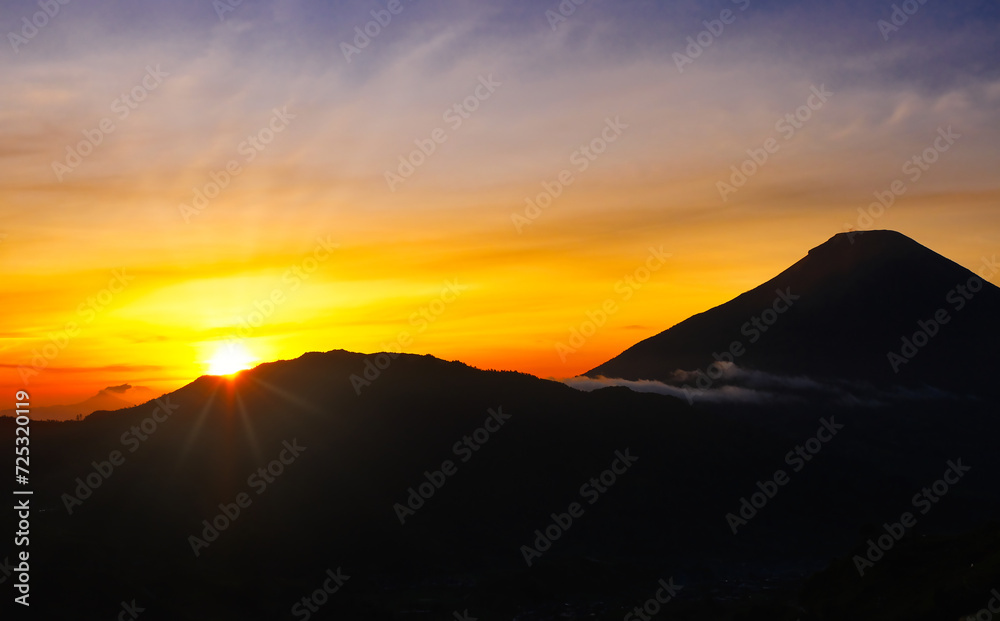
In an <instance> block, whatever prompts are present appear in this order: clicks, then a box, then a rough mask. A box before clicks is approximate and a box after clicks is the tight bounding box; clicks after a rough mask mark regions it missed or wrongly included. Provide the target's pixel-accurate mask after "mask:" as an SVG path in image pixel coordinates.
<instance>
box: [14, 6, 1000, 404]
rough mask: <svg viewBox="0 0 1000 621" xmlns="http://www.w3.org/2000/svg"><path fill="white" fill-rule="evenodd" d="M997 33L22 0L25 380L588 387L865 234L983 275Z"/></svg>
mask: <svg viewBox="0 0 1000 621" xmlns="http://www.w3.org/2000/svg"><path fill="white" fill-rule="evenodd" d="M576 1H577V2H579V0H576ZM45 11H48V13H46V12H45ZM32 21H34V23H32ZM998 24H1000V5H997V3H996V2H986V1H983V2H975V1H960V2H951V1H949V2H944V0H926V2H923V3H920V2H919V1H918V0H909V1H908V2H904V3H898V2H897V3H893V2H872V1H870V0H868V1H865V2H862V1H856V2H852V1H842V2H837V1H833V2H831V1H829V0H826V1H823V2H819V1H806V2H777V1H764V0H737V1H728V0H726V1H717V2H688V1H679V2H654V1H651V0H646V1H641V0H634V1H632V0H622V1H618V2H612V1H611V0H586V1H584V2H581V3H580V4H577V3H576V2H574V1H572V0H565V1H564V2H562V3H560V2H557V1H555V0H551V1H546V0H541V1H539V0H533V1H530V2H529V1H524V2H513V1H511V2H490V3H484V2H462V1H453V2H444V1H435V0H400V1H398V2H397V1H393V2H384V1H382V0H373V1H371V2H351V3H348V2H319V1H306V0H301V1H300V0H274V1H271V2H263V1H254V0H243V1H242V2H241V3H239V4H237V3H236V0H231V3H226V2H223V1H222V0H218V1H215V2H213V1H211V0H197V1H189V0H184V1H170V2H168V1H165V0H163V1H155V2H154V1H147V2H134V1H133V2H124V1H122V2H114V1H102V0H96V1H93V2H81V1H78V0H66V1H65V3H62V2H60V1H59V0H49V1H48V2H46V1H45V0H43V1H42V2H41V3H39V2H27V1H17V2H15V1H11V0H0V32H2V33H4V34H5V37H4V41H3V42H0V76H3V81H4V88H3V89H0V170H2V171H3V172H2V174H0V265H2V266H3V272H2V273H3V277H4V286H3V292H4V304H3V305H2V307H0V353H2V356H0V385H2V386H3V389H4V390H5V391H7V392H9V393H10V394H11V395H12V394H13V392H14V391H15V390H20V389H27V390H29V392H31V393H32V399H33V401H34V403H35V404H36V405H50V404H56V403H71V402H74V401H82V400H83V399H85V398H86V397H88V396H91V395H93V394H95V393H96V392H97V391H98V390H100V389H102V388H104V387H106V386H112V385H120V384H124V383H129V384H133V385H142V386H150V387H152V388H154V389H157V390H164V391H166V390H173V389H176V388H178V387H180V386H182V385H184V384H186V383H188V382H190V381H192V380H193V379H195V378H196V377H198V376H200V375H202V374H205V373H207V372H210V371H211V370H212V369H213V368H217V367H213V361H218V359H219V356H220V352H222V351H223V350H225V351H230V352H242V354H243V355H244V356H245V357H246V358H247V360H246V361H247V362H263V361H269V360H276V359H289V358H295V357H298V356H299V355H301V354H302V353H305V352H307V351H328V350H333V349H347V350H350V351H360V352H378V351H383V350H392V351H395V350H400V351H406V352H411V353H419V354H428V353H429V354H433V355H435V356H437V357H440V358H444V359H447V360H461V361H463V362H466V363H468V364H471V365H474V366H477V367H480V368H494V369H515V370H519V371H524V372H528V373H532V374H535V375H538V376H541V377H555V378H566V377H572V376H575V375H578V374H580V373H583V372H585V371H587V370H589V369H591V368H593V367H595V366H597V365H598V364H600V363H602V362H604V361H605V360H607V359H609V358H611V357H613V356H615V355H617V354H618V353H620V352H621V351H623V350H624V349H626V348H627V347H629V346H631V345H632V344H634V343H636V342H637V341H639V340H642V339H644V338H647V337H649V336H652V335H654V334H656V333H658V332H661V331H662V330H665V329H667V328H669V327H670V326H672V325H674V324H676V323H678V322H680V321H682V320H684V319H686V318H687V317H689V316H691V315H692V314H695V313H697V312H701V311H703V310H706V309H708V308H711V307H713V306H716V305H718V304H721V303H723V302H725V301H727V300H729V299H731V298H733V297H735V296H736V295H738V294H740V293H742V292H744V291H746V290H748V289H751V288H753V287H755V286H757V285H758V284H760V283H761V282H764V281H765V280H767V279H769V278H771V277H773V276H774V275H776V274H777V273H779V272H780V271H782V270H783V269H785V268H786V267H788V266H789V265H791V264H792V263H794V262H795V261H797V260H798V259H800V258H801V257H803V256H805V254H806V253H807V252H808V250H809V249H810V248H813V247H815V246H817V245H819V244H821V243H823V242H824V241H826V240H827V239H829V238H830V237H832V236H833V235H835V234H837V233H840V232H843V231H845V230H848V229H851V228H855V229H871V228H886V229H894V230H898V231H900V232H902V233H904V234H906V235H908V236H910V237H912V238H914V239H916V240H917V241H918V242H920V243H922V244H924V245H926V246H928V247H930V248H931V249H933V250H935V251H937V252H939V253H941V254H943V255H945V256H947V257H949V258H951V259H953V260H955V261H957V262H958V263H960V264H962V265H964V266H966V267H969V268H970V269H975V268H976V267H977V266H978V265H979V264H980V263H981V260H982V258H983V257H991V256H993V255H994V254H996V253H997V251H998V249H1000V210H998V207H1000V175H998V174H997V172H998V164H1000V152H998V151H1000V66H998V62H997V61H998V59H1000V29H998ZM915 158H916V159H915ZM879 197H881V203H876V202H875V201H876V200H879ZM587 322H591V323H593V324H594V325H595V326H596V329H595V330H588V329H587V328H588V327H589V326H588V323H587ZM581 329H583V330H584V331H585V332H588V334H587V335H585V336H584V335H581V336H579V337H575V338H574V334H573V331H574V330H578V331H579V330H581ZM345 381H347V379H346V378H345Z"/></svg>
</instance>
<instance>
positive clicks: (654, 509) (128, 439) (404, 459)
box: [0, 351, 1000, 621]
mask: <svg viewBox="0 0 1000 621" xmlns="http://www.w3.org/2000/svg"><path fill="white" fill-rule="evenodd" d="M357 377H363V378H366V381H368V382H370V383H368V384H362V383H360V382H357V381H356V379H355V378H357ZM359 386H360V390H359V388H358V387H359ZM824 420H825V422H824ZM491 421H492V422H491ZM498 421H500V422H498ZM13 425H14V423H13V421H12V420H11V419H10V418H0V432H2V433H5V434H8V436H9V437H13V430H12V429H11V428H12V427H13ZM837 426H840V427H841V428H842V429H843V431H842V432H839V434H840V435H838V436H837V437H836V438H835V439H833V440H831V441H830V442H829V444H827V445H825V446H824V447H823V448H822V452H820V453H819V454H818V455H817V456H816V457H815V459H811V463H810V464H809V465H808V466H807V467H804V468H803V469H802V471H801V472H797V473H792V481H791V483H790V484H789V485H788V486H787V488H784V489H782V490H781V491H780V492H779V493H778V495H776V496H775V497H774V498H773V500H772V501H770V502H769V503H768V504H767V506H765V507H763V508H762V509H760V510H759V515H758V516H756V517H753V518H752V519H751V521H750V522H749V523H748V524H746V525H745V526H743V527H742V530H741V532H739V534H738V535H736V534H734V532H733V531H732V530H731V524H730V522H729V520H728V519H727V517H726V516H727V514H729V513H731V512H734V511H739V510H740V506H741V504H740V503H741V498H743V497H748V496H751V495H752V494H754V493H756V492H757V491H758V490H759V489H763V488H761V487H760V484H761V482H762V481H766V480H770V478H771V477H773V476H774V472H775V470H776V469H777V468H780V467H784V468H788V466H786V460H787V458H786V454H787V453H788V452H789V451H790V450H791V449H793V448H794V447H796V446H797V445H802V444H803V443H804V442H806V441H807V439H808V438H812V437H815V436H817V434H818V433H819V431H818V430H819V429H820V428H824V429H831V428H836V427H837ZM998 427H1000V425H998V423H997V420H996V417H995V416H994V415H993V411H992V408H991V407H987V406H986V405H985V404H984V405H982V406H979V405H977V404H972V405H971V406H970V407H967V408H961V409H957V410H954V411H951V410H950V409H949V408H946V407H944V406H942V405H939V404H935V403H929V404H916V405H914V406H908V407H906V408H905V409H893V408H891V407H887V408H881V409H874V410H873V409H870V408H844V407H841V406H834V405H832V404H829V403H824V402H816V403H810V404H807V405H806V406H795V407H791V406H788V407H767V408H755V407H741V408H732V409H729V410H725V411H720V410H717V409H704V408H700V407H693V406H690V405H688V404H687V403H686V402H684V401H683V400H680V399H676V398H672V397H667V396H663V395H657V394H641V393H636V392H632V391H630V390H628V389H625V388H621V387H615V388H605V389H601V390H595V391H593V392H589V393H588V392H581V391H577V390H574V389H572V388H570V387H568V386H566V385H565V384H562V383H558V382H554V381H548V380H542V379H539V378H536V377H533V376H530V375H526V374H523V373H516V372H509V371H508V372H500V371H483V370H478V369H475V368H472V367H469V366H467V365H464V364H462V363H460V362H446V361H443V360H439V359H437V358H433V357H431V356H416V355H405V354H403V355H398V356H395V357H394V355H392V354H379V355H367V356H366V355H363V354H357V353H351V352H345V351H332V352H327V353H309V354H305V355H303V356H301V357H300V358H297V359H295V360H289V361H279V362H273V363H268V364H263V365H260V366H258V367H256V368H255V369H253V370H250V371H246V372H243V373H241V374H239V375H237V376H236V377H235V378H233V379H229V378H222V377H212V376H205V377H201V378H199V379H198V380H196V381H194V382H192V383H191V384H189V385H187V386H185V387H183V388H181V389H179V390H177V391H175V392H173V393H170V394H168V395H165V396H164V397H163V398H161V399H159V400H155V401H153V402H150V403H147V404H144V405H142V406H138V407H132V408H127V409H124V410H119V411H116V412H100V413H97V414H94V415H92V416H89V417H88V418H86V419H85V420H83V421H67V422H42V421H36V422H33V423H32V429H31V431H32V433H31V441H32V444H31V446H32V462H31V463H32V472H31V474H32V476H31V484H32V487H33V489H34V495H33V496H32V507H33V512H32V525H31V526H32V543H31V546H32V548H31V550H32V552H31V554H32V559H33V565H32V570H33V573H32V578H31V579H32V581H34V582H33V584H39V585H45V589H46V590H47V591H46V592H58V593H59V594H60V596H59V597H51V598H45V599H39V600H38V610H41V611H44V612H45V613H47V614H48V618H61V617H60V615H61V616H62V617H66V618H78V619H89V618H94V619H99V618H108V617H109V616H112V615H113V614H116V609H117V607H118V602H121V601H122V600H123V599H124V600H125V601H131V600H132V599H133V598H134V599H135V601H136V603H137V605H138V606H140V607H143V608H144V609H145V610H146V612H144V613H143V618H146V619H150V620H153V619H172V620H184V619H249V618H252V619H257V618H261V619H264V618H266V619H289V618H302V617H301V616H300V615H296V614H295V613H293V612H292V611H293V610H294V608H293V607H294V605H295V604H296V602H299V601H301V599H302V598H303V597H304V596H308V595H310V594H312V593H314V592H315V590H316V589H317V588H318V587H319V585H320V584H321V583H322V582H323V580H324V578H325V577H326V576H327V575H328V574H327V572H328V571H337V570H338V569H341V568H342V570H343V573H344V574H345V575H349V576H351V578H350V580H349V581H348V582H346V583H345V585H344V586H343V588H342V589H341V590H340V591H339V592H338V593H337V594H336V595H335V596H330V598H329V600H330V601H329V603H328V604H326V605H325V606H324V608H323V611H322V613H321V615H318V616H317V618H332V617H337V618H385V619H390V618H407V619H441V618H449V617H453V612H461V611H464V610H468V611H469V614H470V615H471V616H472V617H475V618H484V619H487V618H520V619H547V618H599V619H611V618H617V619H621V618H622V617H623V616H624V615H625V614H627V613H628V612H629V611H631V610H632V609H633V608H634V607H635V606H636V605H637V604H641V603H642V602H644V601H646V600H647V599H648V598H650V597H651V596H652V594H653V593H654V592H656V589H657V585H658V584H659V583H658V581H660V580H668V579H671V578H672V577H673V578H676V583H677V584H681V585H683V586H684V590H682V591H680V592H679V594H678V596H677V598H676V601H672V602H671V603H670V604H669V605H670V607H671V611H672V613H673V614H674V615H676V616H677V618H719V619H730V618H732V619H736V618H742V619H750V618H768V619H779V620H781V619H788V620H789V621H792V620H793V619H796V618H802V619H805V618H819V617H806V616H804V615H802V614H801V611H800V610H798V609H796V608H795V607H794V606H790V605H789V604H788V603H787V602H789V601H793V600H794V598H795V593H796V590H797V589H798V588H800V586H801V584H802V583H803V582H802V581H803V580H804V579H805V578H807V577H808V576H810V575H813V574H815V573H816V572H818V571H820V570H822V569H823V568H824V567H827V566H828V564H829V563H831V561H833V560H834V559H837V558H842V557H844V556H846V555H849V554H851V553H852V552H853V551H854V550H855V549H856V548H857V547H858V546H862V547H863V546H864V541H865V540H866V539H867V538H868V537H870V536H872V535H871V533H872V532H875V531H873V529H872V526H871V525H881V524H882V523H883V522H884V521H885V520H889V519H891V518H894V517H898V515H899V512H900V509H901V507H905V506H907V504H908V503H909V497H910V496H911V495H912V493H914V491H918V490H920V489H921V487H923V486H926V485H927V484H928V483H929V482H931V481H933V480H934V477H940V476H941V470H942V469H943V468H944V467H945V464H946V463H947V462H948V460H954V459H956V458H961V459H964V460H965V462H963V463H968V464H970V465H971V466H972V468H973V470H972V471H971V473H970V474H968V475H966V478H965V479H964V480H963V481H962V482H961V487H960V488H959V489H960V491H957V492H954V493H953V494H952V495H951V496H949V497H948V498H947V499H946V502H945V501H942V502H941V503H940V506H938V507H936V508H935V509H934V514H933V515H932V516H931V517H930V518H928V519H927V520H923V519H922V521H921V524H920V528H921V533H924V534H927V533H931V534H933V533H937V532H960V533H967V532H972V531H973V530H974V529H975V528H979V527H981V526H982V525H983V524H984V523H985V522H986V521H987V520H988V519H990V517H991V516H995V515H996V512H997V510H998V509H1000V500H998V499H997V497H996V494H995V473H996V472H997V471H998V470H1000V466H998V462H1000V457H998V456H997V453H996V451H995V450H994V442H993V439H994V438H995V437H996V434H997V432H998V431H1000V429H998ZM483 430H486V431H483ZM466 438H469V439H471V440H470V441H472V442H473V443H474V444H475V446H476V447H477V448H475V449H474V450H473V449H472V448H471V445H469V444H468V443H467V442H466ZM289 451H291V452H289ZM623 456H629V458H634V459H635V460H636V461H635V463H633V464H631V465H629V466H628V467H626V468H625V469H624V470H622V464H623V462H622V461H621V459H622V457H623ZM285 458H288V460H285ZM283 460H284V461H283ZM446 461H448V462H451V466H447V465H446V464H445V462H446ZM113 462H114V463H113ZM616 464H617V465H616ZM612 468H614V469H615V470H617V471H618V474H617V475H614V478H612V474H611V472H612ZM262 469H263V472H264V473H265V474H269V475H270V476H271V479H270V480H268V479H267V477H266V476H265V475H264V474H260V473H261V472H262ZM456 470H457V471H456ZM788 471H789V472H792V470H791V469H789V470H788ZM102 473H104V474H102ZM446 473H447V474H446ZM606 473H607V474H606ZM601 477H604V478H603V479H602V478H601ZM594 481H597V483H594ZM602 482H603V483H602ZM265 483H266V485H265ZM599 485H600V487H598V486H599ZM428 486H429V487H428ZM765 487H766V486H765ZM421 488H423V490H424V494H423V495H426V497H425V498H423V499H422V501H421V500H420V498H414V497H413V494H414V493H417V494H418V496H419V495H421V493H420V492H415V490H419V489H421ZM432 488H433V490H432V491H431V492H428V490H431V489H432ZM595 490H598V491H599V493H597V492H595ZM600 490H603V491H600ZM241 494H244V495H245V497H244V500H246V501H249V502H246V503H244V506H242V507H240V506H239V505H237V504H236V503H237V502H238V499H240V498H241V496H240V495H241ZM591 499H593V500H594V502H593V503H591V502H590V500H591ZM572 503H578V504H579V505H580V507H581V508H582V509H583V513H582V515H579V513H578V514H577V517H575V518H574V519H573V521H572V524H571V525H570V526H569V527H568V528H565V529H561V530H562V532H560V530H559V529H557V530H552V529H553V528H555V527H554V526H553V525H554V524H556V523H557V522H562V523H563V524H565V523H566V519H567V518H566V515H568V514H569V512H570V511H571V509H570V507H571V506H572ZM401 507H407V508H410V511H406V510H402V511H401ZM8 513H10V514H13V512H8ZM225 513H228V515H230V516H233V517H232V518H227V517H225V515H224V514H225ZM6 519H8V520H11V519H12V518H11V517H10V516H8V517H7V518H6ZM215 524H218V528H217V529H216V531H217V532H213V531H212V530H210V529H209V526H210V525H215ZM213 528H214V526H213ZM875 528H876V529H877V528H880V526H876V527H875ZM546 532H551V533H552V536H553V540H551V541H547V542H546V541H545V540H541V539H539V537H540V536H541V535H542V534H544V533H546ZM192 537H194V538H196V539H200V540H202V543H198V541H194V542H193V541H192ZM202 544H207V545H202ZM524 546H530V547H532V548H535V547H537V548H538V549H540V550H541V554H540V556H538V557H535V558H532V559H531V560H532V561H533V562H532V564H531V565H530V566H529V565H528V563H527V561H526V557H525V553H524ZM542 548H544V549H542ZM5 552H6V550H5V549H4V548H2V547H0V561H2V560H3V558H4V557H5ZM938 560H939V559H938V558H937V556H934V555H932V556H930V557H928V560H927V561H926V563H924V564H923V565H921V564H920V561H919V559H918V560H913V561H911V562H912V563H914V564H915V565H914V566H920V567H922V568H923V569H924V570H925V571H926V572H929V574H930V575H937V574H938V573H943V572H950V573H953V572H955V571H959V570H960V571H962V572H966V573H968V572H976V571H978V572H979V573H982V571H985V570H988V568H986V569H979V570H975V569H971V568H970V566H969V563H968V562H966V561H967V559H965V558H961V559H957V560H956V562H955V563H954V564H947V565H943V566H940V565H938V564H935V563H937V561H938ZM959 561H960V562H959ZM962 563H964V565H962ZM956 567H957V568H958V569H956ZM977 567H978V565H977ZM983 567H984V568H985V567H986V566H983ZM979 578H980V577H979V576H978V574H977V579H979ZM836 588H840V581H839V580H833V581H825V580H817V581H815V582H813V583H811V586H810V589H811V590H810V591H809V596H810V598H811V600H810V601H814V602H817V604H816V605H817V606H822V605H826V604H825V602H828V601H830V600H829V598H831V597H832V596H833V595H832V594H833V593H834V590H835V589H836ZM979 595H980V594H979V593H969V594H966V595H964V596H963V599H961V601H960V603H962V604H963V605H964V604H965V603H968V605H969V606H972V605H975V604H976V603H978V599H977V598H978V597H979ZM774 598H776V599H774ZM324 599H325V596H324ZM772 599H774V601H773V602H772ZM762 601H763V602H768V607H766V608H764V609H761V610H760V611H758V612H757V613H752V610H754V609H756V608H759V606H760V605H761V604H760V602H762ZM961 610H964V608H963V609H961ZM969 610H973V609H971V608H970V609H969ZM949 611H952V612H956V611H959V608H958V607H957V606H951V607H950V608H949ZM477 613H478V614H477ZM751 613H752V614H757V615H758V616H740V615H744V614H751ZM765 613H766V614H765ZM955 616H957V615H955ZM858 618H865V617H863V616H859V617H858ZM909 618H919V617H909Z"/></svg>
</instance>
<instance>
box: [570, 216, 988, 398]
mask: <svg viewBox="0 0 1000 621" xmlns="http://www.w3.org/2000/svg"><path fill="white" fill-rule="evenodd" d="M998 270H1000V264H998V263H997V262H996V259H995V257H991V258H986V257H984V259H983V262H982V265H981V266H979V267H978V268H977V271H979V273H980V275H979V276H977V275H976V274H975V273H973V272H971V271H969V270H968V269H966V268H964V267H962V266H960V265H958V264H957V263H954V262H952V261H950V260H948V259H946V258H944V257H942V256H941V255H939V254H937V253H935V252H933V251H931V250H929V249H927V248H925V247H924V246H921V245H920V244H918V243H917V242H915V241H913V240H912V239H910V238H908V237H906V236H904V235H901V234H900V233H896V232H894V231H867V232H863V233H861V232H852V233H842V234H839V235H836V236H834V237H833V238H831V239H830V240H829V241H827V242H826V243H824V244H822V245H820V246H818V247H816V248H813V249H812V250H810V251H809V254H808V255H807V256H806V257H805V258H803V259H802V260H800V261H799V262H797V263H796V264H795V265H793V266H791V267H790V268H788V269H787V270H785V271H784V272H782V273H781V274H779V275H778V276H776V277H775V278H773V279H771V280H769V281H768V282H766V283H764V284H762V285H760V286H759V287H757V288H755V289H753V290H751V291H748V292H746V293H744V294H742V295H740V296H739V297H737V298H735V299H733V300H731V301H729V302H727V303H725V304H723V305H721V306H718V307H716V308H713V309H711V310H708V311H705V312H704V313H700V314H698V315H695V316H693V317H691V318H690V319H687V320H685V321H683V322H681V323H679V324H677V325H676V326H673V327H672V328H670V329H669V330H666V331H665V332H661V333H660V334H657V335H656V336H653V337H651V338H648V339H646V340H644V341H642V342H640V343H637V344H636V345H634V346H633V347H631V348H629V349H628V350H626V351H625V352H623V353H622V354H620V355H618V356H617V357H615V358H613V359H611V360H609V361H608V362H606V363H604V364H602V365H600V366H599V367H597V368H595V369H593V370H591V371H589V372H587V373H586V375H587V376H590V377H598V376H604V377H609V378H624V379H630V380H639V379H647V380H659V381H662V382H667V383H672V384H675V385H680V384H682V383H690V384H691V385H693V384H694V383H695V382H694V378H692V377H691V376H689V375H685V374H678V373H677V371H678V370H682V371H687V372H694V373H699V372H700V373H706V374H707V373H708V371H709V367H710V365H712V364H713V363H715V362H716V360H732V361H734V362H735V363H736V364H737V365H739V366H740V367H742V368H745V369H752V370H757V371H764V372H767V373H770V374H776V375H783V376H806V377H808V378H811V379H813V380H819V381H825V380H846V381H849V382H853V383H864V384H870V385H873V386H876V387H883V388H885V387H894V386H903V387H908V388H911V389H913V388H918V389H919V388H926V387H933V388H937V389H941V390H944V391H948V392H951V393H954V394H959V395H965V394H968V393H976V394H981V393H983V392H986V391H987V390H991V388H990V387H992V386H993V384H994V383H995V379H996V376H997V372H998V371H1000V362H998V359H997V355H998V352H1000V331H998V330H997V329H996V322H997V318H998V317H1000V289H998V288H997V287H996V286H994V285H992V284H990V283H989V282H987V281H986V280H984V278H983V277H985V279H988V278H992V277H994V276H995V275H996V273H997V271H998ZM981 276H982V277H981ZM907 343H909V344H907ZM733 353H736V355H735V356H734V355H732V354H733ZM890 354H892V356H890ZM716 384H718V382H716Z"/></svg>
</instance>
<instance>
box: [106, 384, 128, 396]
mask: <svg viewBox="0 0 1000 621" xmlns="http://www.w3.org/2000/svg"><path fill="white" fill-rule="evenodd" d="M130 388H132V386H131V385H130V384H122V385H121V386H108V387H107V388H105V389H104V390H102V391H101V392H113V393H117V394H122V393H124V392H126V391H127V390H128V389H130Z"/></svg>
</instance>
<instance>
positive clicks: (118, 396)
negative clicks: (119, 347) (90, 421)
mask: <svg viewBox="0 0 1000 621" xmlns="http://www.w3.org/2000/svg"><path fill="white" fill-rule="evenodd" d="M159 394H160V393H157V392H154V391H153V390H151V389H149V388H147V387H146V386H132V385H130V384H122V385H120V386H108V387H107V388H104V389H103V390H101V391H99V392H98V393H97V394H96V395H94V396H93V397H89V398H87V399H86V400H84V401H81V402H80V403H73V404H70V405H50V406H47V407H37V408H33V409H32V411H31V413H32V417H33V418H34V419H36V420H70V419H73V418H76V417H78V416H89V415H90V414H93V413H94V412H97V411H99V410H106V411H114V410H120V409H122V408H127V407H130V406H133V405H139V404H141V403H145V402H147V401H149V400H151V399H154V398H155V397H157V396H159ZM0 416H15V412H14V410H13V409H10V410H0Z"/></svg>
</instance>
